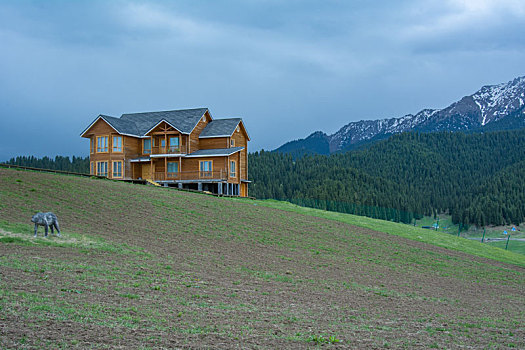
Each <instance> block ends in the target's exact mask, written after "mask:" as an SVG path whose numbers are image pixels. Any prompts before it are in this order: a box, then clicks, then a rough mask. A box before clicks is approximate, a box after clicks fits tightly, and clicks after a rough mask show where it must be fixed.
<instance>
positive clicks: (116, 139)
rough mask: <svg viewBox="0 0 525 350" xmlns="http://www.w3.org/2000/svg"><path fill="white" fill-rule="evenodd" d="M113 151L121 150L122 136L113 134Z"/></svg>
mask: <svg viewBox="0 0 525 350" xmlns="http://www.w3.org/2000/svg"><path fill="white" fill-rule="evenodd" d="M113 152H122V136H113Z"/></svg>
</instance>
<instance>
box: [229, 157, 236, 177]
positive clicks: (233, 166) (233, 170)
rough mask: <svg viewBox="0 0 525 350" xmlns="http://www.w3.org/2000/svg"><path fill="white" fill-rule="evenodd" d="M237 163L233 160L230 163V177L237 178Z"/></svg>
mask: <svg viewBox="0 0 525 350" xmlns="http://www.w3.org/2000/svg"><path fill="white" fill-rule="evenodd" d="M235 165H236V164H235V161H234V160H232V161H230V177H235V176H236V172H235Z"/></svg>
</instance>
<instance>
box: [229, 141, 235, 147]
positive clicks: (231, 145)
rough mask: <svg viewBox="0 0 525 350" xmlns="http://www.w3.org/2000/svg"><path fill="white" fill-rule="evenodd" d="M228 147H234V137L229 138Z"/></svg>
mask: <svg viewBox="0 0 525 350" xmlns="http://www.w3.org/2000/svg"><path fill="white" fill-rule="evenodd" d="M230 147H235V140H234V139H231V140H230Z"/></svg>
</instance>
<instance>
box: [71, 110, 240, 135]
mask: <svg viewBox="0 0 525 350" xmlns="http://www.w3.org/2000/svg"><path fill="white" fill-rule="evenodd" d="M206 112H208V113H209V110H208V108H194V109H181V110H175V111H161V112H143V113H126V114H122V116H121V117H120V118H115V117H111V116H109V115H103V114H100V115H99V116H98V117H97V118H96V119H95V120H94V121H93V122H92V123H91V124H90V125H89V126H88V127H87V128H86V129H85V130H84V131H83V132H82V133H81V134H80V135H81V136H84V134H85V133H86V132H87V131H88V130H89V129H90V128H91V127H92V126H93V125H94V124H95V123H96V122H97V121H98V120H99V119H103V120H104V121H105V122H106V123H108V124H109V125H110V126H111V127H112V128H113V129H115V131H116V132H118V133H120V134H123V135H128V136H134V137H145V136H146V135H147V134H148V133H149V132H150V131H151V130H153V129H154V128H155V127H156V126H158V125H159V124H160V123H161V122H166V123H168V124H169V125H171V126H172V127H173V128H175V129H177V130H178V131H179V132H180V133H182V134H190V133H191V132H192V131H193V130H194V129H195V127H196V126H197V124H198V123H199V121H200V120H201V118H202V116H203V115H204V114H205V113H206ZM239 124H242V119H241V118H227V119H216V120H212V121H210V122H209V123H208V125H206V127H205V128H204V129H203V130H202V132H201V133H200V135H199V137H200V138H211V137H230V136H231V135H232V134H233V133H234V131H235V128H236V127H237V126H238V125H239ZM242 128H243V130H244V131H246V129H245V128H244V124H243V126H242ZM246 133H247V132H246ZM249 138H250V137H249V135H248V140H249Z"/></svg>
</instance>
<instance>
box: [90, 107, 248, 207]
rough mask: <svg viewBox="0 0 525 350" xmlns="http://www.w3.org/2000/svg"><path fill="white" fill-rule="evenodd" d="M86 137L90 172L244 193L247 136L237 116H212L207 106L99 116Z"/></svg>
mask: <svg viewBox="0 0 525 350" xmlns="http://www.w3.org/2000/svg"><path fill="white" fill-rule="evenodd" d="M81 136H82V137H84V138H88V139H89V140H90V153H89V154H90V167H91V169H90V171H91V174H96V175H102V176H107V177H108V178H111V179H122V180H132V179H142V180H148V181H153V182H156V183H158V184H161V185H164V186H177V187H179V188H189V189H196V190H200V191H210V192H212V193H216V194H226V195H234V196H241V197H245V196H248V182H249V181H248V141H249V140H250V137H249V136H248V132H247V131H246V128H245V126H244V123H243V121H242V119H241V118H229V119H213V118H212V116H211V114H210V111H209V110H208V109H207V108H196V109H184V110H176V111H163V112H146V113H132V114H123V115H122V116H121V117H120V118H115V117H110V116H107V115H99V116H98V117H97V118H96V119H95V120H94V121H93V122H92V123H91V124H90V125H89V126H88V127H87V128H86V129H85V130H84V131H83V132H82V134H81Z"/></svg>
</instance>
